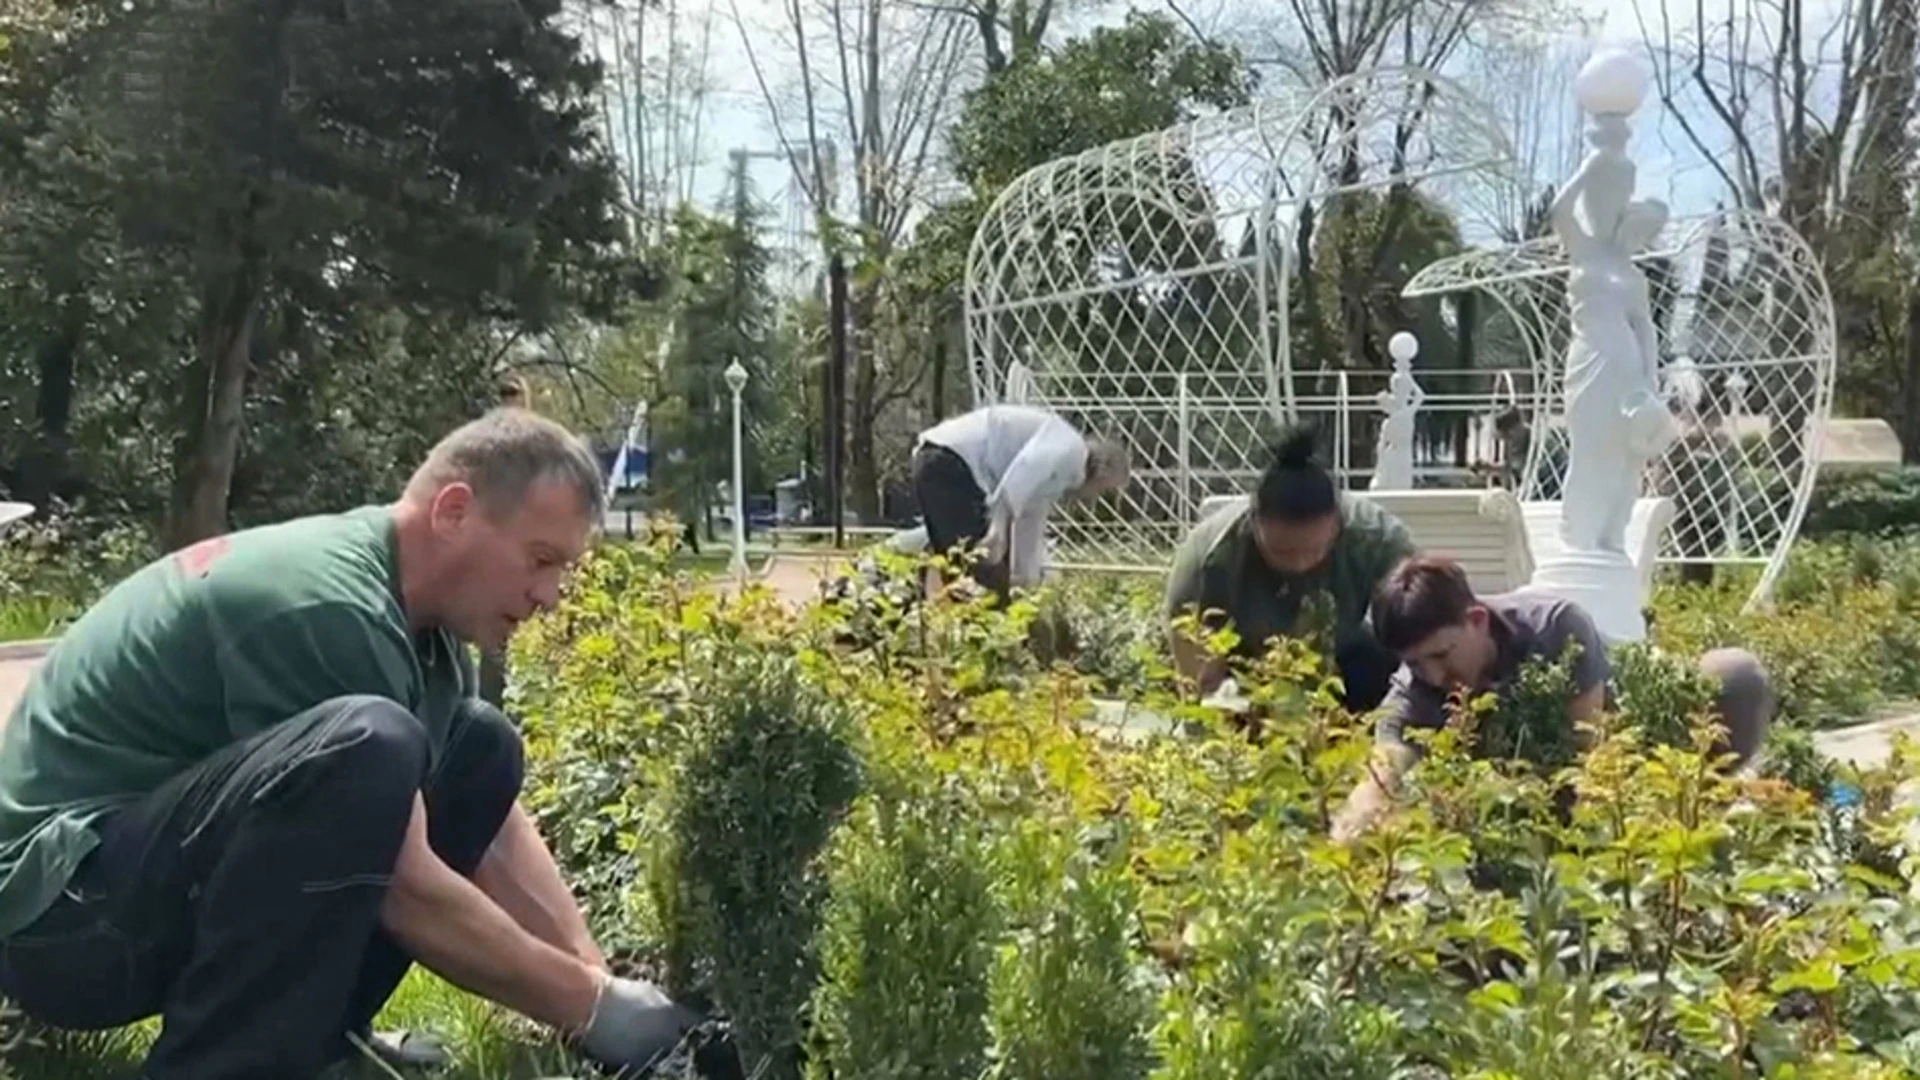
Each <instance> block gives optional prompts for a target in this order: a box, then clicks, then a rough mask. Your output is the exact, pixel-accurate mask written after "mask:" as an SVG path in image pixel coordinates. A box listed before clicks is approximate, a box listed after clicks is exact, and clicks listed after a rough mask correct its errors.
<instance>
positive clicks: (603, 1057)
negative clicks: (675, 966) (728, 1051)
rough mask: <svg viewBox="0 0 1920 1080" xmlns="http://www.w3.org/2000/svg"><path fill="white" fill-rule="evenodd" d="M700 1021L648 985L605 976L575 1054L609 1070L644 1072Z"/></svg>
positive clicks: (697, 1015) (697, 1016) (695, 1013)
mask: <svg viewBox="0 0 1920 1080" xmlns="http://www.w3.org/2000/svg"><path fill="white" fill-rule="evenodd" d="M702 1019H703V1017H701V1015H700V1014H699V1013H697V1012H694V1011H693V1010H692V1009H689V1008H686V1007H684V1006H681V1005H676V1004H674V1003H673V1001H672V999H670V998H668V997H667V995H666V994H664V993H662V992H661V991H660V988H659V987H657V986H655V985H653V984H652V983H649V982H643V981H641V980H639V979H622V978H618V977H614V976H609V977H608V979H607V981H606V982H605V983H603V984H602V985H601V987H600V997H599V1000H598V1001H596V1002H595V1003H594V1006H593V1019H591V1020H589V1021H587V1026H586V1028H585V1029H584V1030H582V1031H581V1032H580V1049H581V1051H582V1052H583V1053H585V1054H586V1055H587V1056H588V1057H589V1058H592V1059H593V1060H594V1061H595V1062H597V1063H599V1064H600V1065H603V1066H605V1067H607V1068H609V1069H615V1070H625V1069H632V1070H637V1071H638V1072H639V1073H644V1072H645V1071H646V1070H648V1069H651V1068H653V1067H654V1066H655V1065H658V1064H660V1062H661V1061H662V1060H663V1059H665V1058H666V1056H667V1055H668V1054H670V1053H672V1052H673V1050H674V1048H675V1047H676V1046H678V1045H679V1044H680V1040H681V1038H682V1037H683V1036H685V1035H686V1033H687V1032H688V1031H690V1030H692V1029H693V1028H694V1027H696V1026H698V1025H699V1024H700V1022H701V1021H702Z"/></svg>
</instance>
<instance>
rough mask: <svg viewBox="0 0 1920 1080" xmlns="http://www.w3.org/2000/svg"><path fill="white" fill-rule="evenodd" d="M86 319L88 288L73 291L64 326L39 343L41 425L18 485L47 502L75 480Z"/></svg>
mask: <svg viewBox="0 0 1920 1080" xmlns="http://www.w3.org/2000/svg"><path fill="white" fill-rule="evenodd" d="M86 325H87V302H86V297H85V295H84V294H81V293H70V294H69V295H68V296H67V299H66V302H65V303H64V304H63V305H62V307H61V313H60V326H59V329H58V330H56V331H55V332H54V334H53V336H52V337H50V338H48V339H47V340H46V341H45V342H43V343H42V344H41V346H40V349H39V353H38V355H37V356H36V357H35V366H36V367H37V368H38V369H39V370H38V376H39V381H38V383H37V384H36V386H35V388H34V404H33V413H34V420H35V422H36V424H35V426H36V427H37V428H38V431H37V432H36V438H35V441H34V444H33V446H32V447H31V448H30V449H29V450H28V451H27V452H26V454H24V455H22V460H21V462H20V477H19V484H18V490H17V491H16V492H15V494H16V495H17V496H18V497H19V498H20V499H22V500H24V501H26V502H30V503H35V504H38V505H44V504H45V503H46V502H47V501H48V500H49V499H50V498H52V497H53V496H55V495H64V494H68V493H69V492H68V488H69V485H70V482H71V480H72V469H73V463H72V452H73V446H72V439H71V438H70V436H69V432H68V428H69V426H70V425H71V423H72V419H73V387H74V358H75V356H76V355H77V354H78V353H79V351H80V340H81V336H82V334H83V333H84V332H85V330H86Z"/></svg>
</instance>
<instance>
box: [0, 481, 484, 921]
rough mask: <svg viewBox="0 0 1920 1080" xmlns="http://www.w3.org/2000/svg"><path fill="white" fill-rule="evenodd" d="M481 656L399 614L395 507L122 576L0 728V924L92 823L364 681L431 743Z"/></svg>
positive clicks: (297, 526)
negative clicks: (408, 715)
mask: <svg viewBox="0 0 1920 1080" xmlns="http://www.w3.org/2000/svg"><path fill="white" fill-rule="evenodd" d="M476 692H477V679H476V678H475V676H474V672H473V667H472V661H471V658H470V657H469V656H468V655H467V653H466V650H465V648H464V647H463V646H461V645H460V644H459V643H458V642H457V641H456V639H454V638H453V637H452V636H451V635H450V634H447V633H445V632H444V631H437V630H436V631H427V632H422V633H418V634H416V633H414V632H413V631H412V630H411V629H409V625H408V620H407V617H406V613H405V612H404V611H403V610H402V609H401V604H400V588H399V573H398V567H397V562H396V558H395V538H394V528H393V521H392V518H391V516H390V514H389V512H388V510H387V509H386V508H385V507H365V508H362V509H359V510H355V511H352V512H349V513H344V514H333V515H324V516H317V517H309V518H304V519H300V520H296V521H291V522H285V523H281V524H278V525H271V526H265V527H261V528H256V529H249V530H244V531H241V532H236V533H233V534H230V535H227V536H220V537H215V538H213V539H210V540H207V541H203V542H201V543H199V544H195V545H192V546H190V547H187V548H185V549H182V550H180V551H177V552H174V553H172V554H169V555H166V556H163V557H162V558H160V559H158V560H156V561H155V562H153V563H150V564H149V565H147V566H146V567H144V568H142V569H141V570H139V571H137V572H135V573H134V574H133V575H132V576H130V577H128V578H127V579H126V580H125V581H123V582H121V583H120V584H119V585H117V586H115V587H114V588H113V589H111V590H110V591H108V593H107V594H106V595H105V596H104V597H102V598H101V599H100V601H99V602H98V603H96V604H95V605H94V606H93V607H92V608H91V609H89V610H88V611H87V612H86V613H85V614H84V615H83V616H82V617H81V618H80V619H79V620H78V621H76V622H75V623H74V624H73V626H72V627H71V628H70V629H68V630H67V632H66V633H65V634H63V635H62V636H61V638H60V641H59V642H58V644H57V645H56V646H55V647H54V649H53V650H52V652H50V653H49V654H48V655H47V657H46V659H45V660H44V661H43V662H42V663H41V665H40V667H39V668H38V669H37V670H36V671H35V672H34V675H33V679H32V681H31V682H30V683H29V685H28V686H27V689H26V692H25V694H24V695H23V696H22V697H21V699H20V702H19V704H18V705H16V706H15V708H14V711H13V714H12V716H11V717H10V718H9V719H8V721H7V723H6V726H5V728H4V730H3V731H0V937H3V936H6V935H9V934H12V933H15V932H17V931H18V930H20V929H21V928H23V927H25V926H27V925H28V924H29V923H31V922H32V921H33V920H34V919H36V918H38V917H39V915H40V914H41V913H42V912H43V911H45V910H46V908H47V907H48V906H49V905H50V904H52V902H53V901H54V900H55V899H56V898H57V897H58V896H59V894H60V891H61V889H62V888H63V887H64V886H65V885H66V883H67V880H68V878H69V877H70V876H71V875H72V873H73V871H74V869H75V868H76V867H77V866H79V864H80V862H81V860H82V859H84V858H85V857H86V855H87V854H88V853H89V852H90V851H92V850H93V848H94V847H95V845H96V844H98V842H99V838H98V836H97V834H96V832H95V829H94V827H95V825H96V823H98V821H99V820H100V818H101V817H102V816H103V815H105V814H107V813H109V812H111V811H112V810H114V809H115V808H117V807H120V806H124V805H126V804H128V803H130V802H133V801H135V800H138V799H139V798H140V797H141V796H143V795H145V794H146V793H148V792H151V791H153V790H154V789H155V788H157V787H159V786H160V785H161V784H163V783H164V782H166V781H167V780H168V779H170V778H172V777H173V776H175V775H177V774H178V773H180V772H181V771H182V770H184V769H186V768H188V767H190V766H192V765H194V764H195V763H196V762H198V761H200V760H202V759H203V758H205V757H207V756H208V755H210V754H212V753H213V752H214V751H216V750H218V749H220V748H221V747H223V746H225V745H227V744H229V743H231V742H233V741H234V740H237V739H245V738H247V737H248V736H251V735H254V734H256V733H258V732H261V731H264V730H266V729H267V728H269V727H272V726H273V725H275V724H278V723H280V722H282V721H284V720H288V719H291V718H292V717H294V716H296V715H298V714H299V713H301V712H304V711H305V710H307V709H309V708H311V707H313V706H315V705H318V704H320V703H322V702H324V701H327V700H328V699H330V698H335V697H340V696H345V695H349V694H371V695H377V696H380V697H384V698H388V699H390V700H393V701H395V702H398V703H399V704H401V705H402V706H404V707H406V708H407V709H409V710H410V711H412V712H413V713H414V715H416V716H418V717H419V718H420V720H421V722H422V723H423V724H424V725H425V726H426V729H427V732H428V735H429V739H430V742H431V745H432V746H433V747H434V752H435V755H436V756H437V755H438V752H439V748H440V747H442V746H444V745H445V738H446V732H447V728H448V726H449V725H450V724H451V722H452V717H453V714H454V711H455V709H456V707H457V706H458V705H459V703H460V702H461V701H463V700H464V699H465V698H467V697H471V696H472V695H473V694H474V693H476Z"/></svg>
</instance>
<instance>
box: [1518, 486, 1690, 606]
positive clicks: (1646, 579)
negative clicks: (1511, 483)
mask: <svg viewBox="0 0 1920 1080" xmlns="http://www.w3.org/2000/svg"><path fill="white" fill-rule="evenodd" d="M1560 507H1561V504H1560V503H1559V502H1558V501H1554V502H1528V503H1522V504H1521V506H1520V510H1521V513H1522V514H1523V515H1524V517H1525V520H1526V527H1527V546H1528V548H1530V549H1531V550H1532V552H1533V561H1534V564H1535V565H1539V564H1542V563H1545V562H1548V561H1550V560H1552V559H1553V558H1554V557H1555V556H1557V555H1559V554H1560V551H1561V542H1560ZM1674 513H1675V507H1674V503H1673V500H1672V499H1669V498H1667V497H1665V496H1654V497H1652V498H1645V499H1635V500H1634V501H1633V516H1632V517H1630V518H1628V519H1627V537H1626V539H1627V559H1628V560H1629V561H1631V562H1632V563H1633V568H1634V571H1635V572H1636V573H1638V574H1639V575H1640V586H1641V588H1642V589H1643V590H1644V589H1651V588H1652V587H1653V572H1654V570H1655V568H1656V567H1657V566H1658V565H1659V559H1660V544H1661V542H1662V541H1663V540H1664V539H1665V537H1666V534H1667V529H1668V528H1670V527H1672V525H1673V516H1674Z"/></svg>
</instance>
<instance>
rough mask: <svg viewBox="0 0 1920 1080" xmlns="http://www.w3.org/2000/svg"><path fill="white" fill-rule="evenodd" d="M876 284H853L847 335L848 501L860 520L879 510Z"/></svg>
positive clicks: (868, 519) (865, 520) (870, 518)
mask: <svg viewBox="0 0 1920 1080" xmlns="http://www.w3.org/2000/svg"><path fill="white" fill-rule="evenodd" d="M876 288H877V286H876V285H874V284H873V283H871V282H868V283H861V284H858V285H856V287H855V292H854V297H853V327H852V328H851V333H849V335H848V338H849V340H850V341H851V342H852V344H853V402H852V404H851V407H849V408H848V410H847V419H848V421H849V422H848V425H847V463H848V464H849V465H851V466H852V469H851V470H850V472H851V473H852V475H851V477H850V478H849V480H848V483H847V496H848V499H847V505H848V506H849V507H850V508H851V509H852V510H853V513H854V516H855V517H856V518H857V519H858V520H859V521H860V522H861V523H862V524H868V523H871V522H873V521H875V520H877V519H878V515H879V512H880V463H879V462H878V461H877V460H875V457H874V437H873V429H874V426H875V424H876V422H877V421H878V420H879V417H878V416H877V415H876V414H877V413H878V412H879V408H878V406H877V404H876V402H877V401H878V399H879V383H880V376H879V371H878V370H877V368H876V366H875V364H874V355H873V354H874V351H875V347H874V342H875V339H876V338H877V337H878V335H877V334H876V333H875V332H874V312H875V311H876V310H877V309H878V308H879V304H878V297H876V296H875V290H876Z"/></svg>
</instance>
